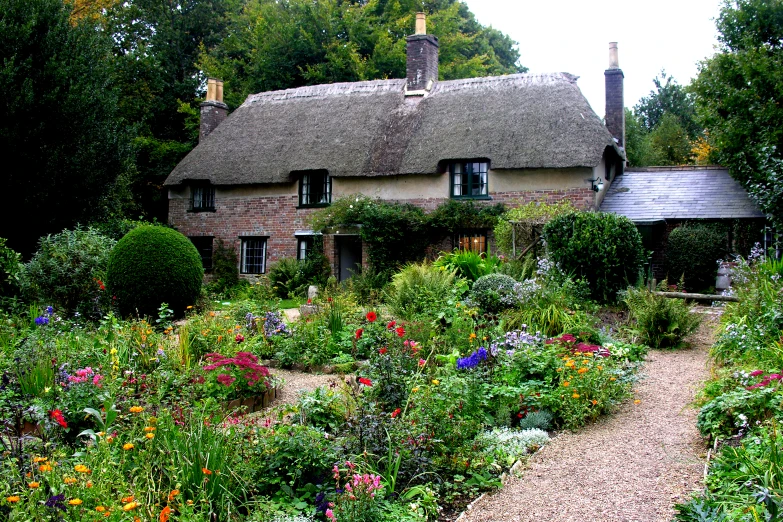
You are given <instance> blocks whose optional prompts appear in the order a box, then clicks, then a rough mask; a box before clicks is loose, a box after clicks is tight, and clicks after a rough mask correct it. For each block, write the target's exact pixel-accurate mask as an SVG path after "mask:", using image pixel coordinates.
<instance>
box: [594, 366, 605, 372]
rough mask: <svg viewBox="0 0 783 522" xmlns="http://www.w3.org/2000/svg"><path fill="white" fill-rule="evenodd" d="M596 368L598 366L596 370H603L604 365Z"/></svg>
mask: <svg viewBox="0 0 783 522" xmlns="http://www.w3.org/2000/svg"><path fill="white" fill-rule="evenodd" d="M596 368H598V371H601V370H603V369H604V367H603V366H596Z"/></svg>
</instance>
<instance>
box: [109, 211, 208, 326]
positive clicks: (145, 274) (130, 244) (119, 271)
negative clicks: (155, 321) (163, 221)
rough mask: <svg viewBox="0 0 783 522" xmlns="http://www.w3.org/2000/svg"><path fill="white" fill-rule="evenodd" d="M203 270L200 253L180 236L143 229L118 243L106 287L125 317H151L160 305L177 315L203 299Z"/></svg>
mask: <svg viewBox="0 0 783 522" xmlns="http://www.w3.org/2000/svg"><path fill="white" fill-rule="evenodd" d="M203 277H204V268H203V266H202V264H201V256H199V253H198V251H197V250H196V247H194V246H193V243H191V242H190V240H189V239H188V238H186V237H185V236H183V235H182V234H180V233H179V232H177V231H176V230H173V229H170V228H165V227H160V226H151V225H147V226H141V227H138V228H135V229H133V230H132V231H130V232H129V233H128V234H127V235H125V237H123V238H122V239H120V240H119V241H118V242H117V245H115V247H114V248H113V249H112V251H111V253H110V255H109V264H108V267H107V270H106V282H107V285H108V288H109V291H110V292H111V293H112V295H113V296H116V297H117V306H118V307H119V310H120V312H121V313H122V315H129V314H139V315H140V316H142V317H144V316H153V315H155V313H156V312H157V310H158V309H159V308H160V305H161V303H167V304H168V305H169V307H171V309H173V310H174V312H175V313H176V314H177V315H181V314H183V313H184V312H185V307H187V306H191V305H193V304H194V303H195V302H196V300H197V299H198V297H199V296H200V295H201V282H202V279H203Z"/></svg>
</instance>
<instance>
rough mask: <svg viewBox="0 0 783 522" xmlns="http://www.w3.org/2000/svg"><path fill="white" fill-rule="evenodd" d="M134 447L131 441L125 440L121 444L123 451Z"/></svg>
mask: <svg viewBox="0 0 783 522" xmlns="http://www.w3.org/2000/svg"><path fill="white" fill-rule="evenodd" d="M135 447H136V446H134V445H133V444H132V443H130V442H126V443H125V444H123V445H122V449H124V450H125V451H130V450H132V449H133V448H135Z"/></svg>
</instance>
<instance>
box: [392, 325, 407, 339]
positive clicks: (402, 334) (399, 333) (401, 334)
mask: <svg viewBox="0 0 783 522" xmlns="http://www.w3.org/2000/svg"><path fill="white" fill-rule="evenodd" d="M394 331H395V332H397V337H405V328H404V327H402V326H399V327H397V329H396V330H394Z"/></svg>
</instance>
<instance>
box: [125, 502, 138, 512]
mask: <svg viewBox="0 0 783 522" xmlns="http://www.w3.org/2000/svg"><path fill="white" fill-rule="evenodd" d="M140 505H141V504H139V503H138V502H136V501H133V502H128V503H127V504H125V505H124V506H122V510H123V511H133V510H134V509H136V508H137V507H139V506H140Z"/></svg>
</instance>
